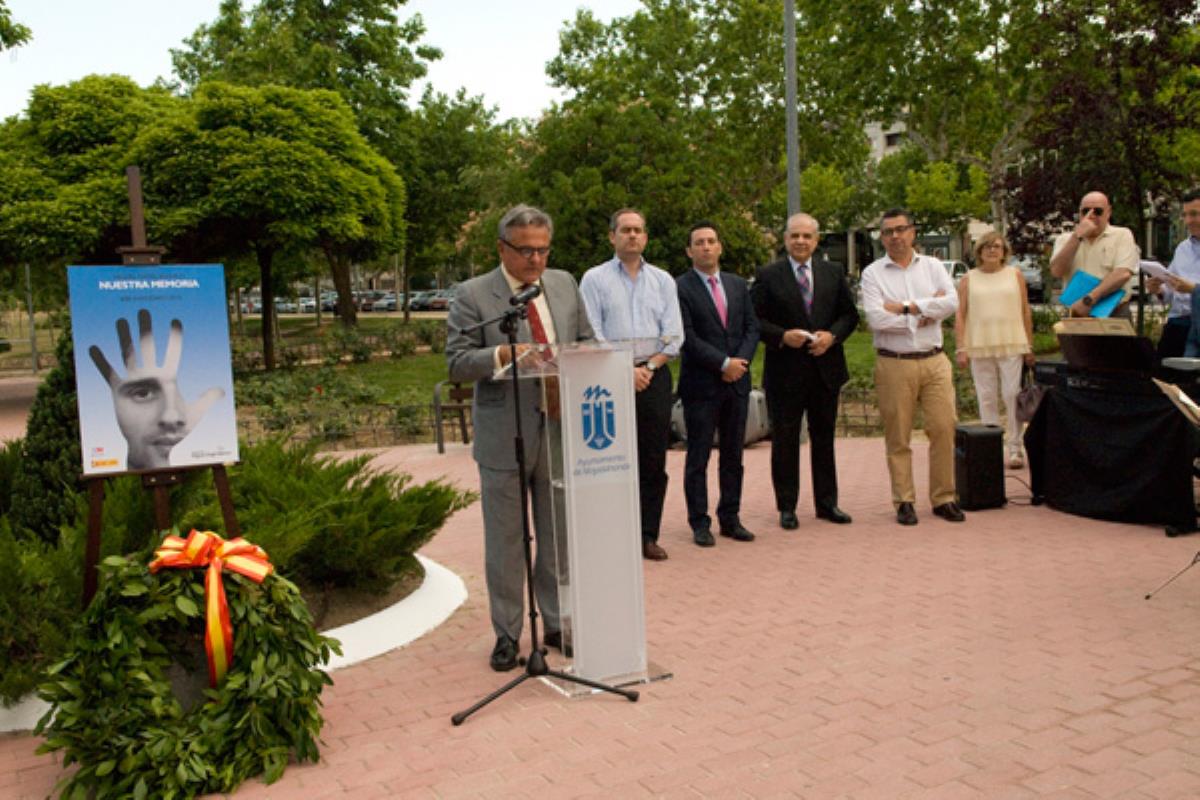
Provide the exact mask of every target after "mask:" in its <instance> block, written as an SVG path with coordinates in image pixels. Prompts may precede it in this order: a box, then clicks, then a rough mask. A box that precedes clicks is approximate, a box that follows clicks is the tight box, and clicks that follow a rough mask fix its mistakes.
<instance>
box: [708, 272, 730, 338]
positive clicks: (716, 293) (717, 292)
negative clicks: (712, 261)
mask: <svg viewBox="0 0 1200 800" xmlns="http://www.w3.org/2000/svg"><path fill="white" fill-rule="evenodd" d="M708 285H709V286H710V287H712V296H713V302H714V303H716V304H717V316H718V317H720V318H721V327H727V326H728V324H729V316H728V311H726V309H725V298H724V296H722V294H721V287H720V286H718V285H717V276H716V275H709V276H708Z"/></svg>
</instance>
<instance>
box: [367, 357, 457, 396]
mask: <svg viewBox="0 0 1200 800" xmlns="http://www.w3.org/2000/svg"><path fill="white" fill-rule="evenodd" d="M343 369H345V371H346V373H347V376H350V377H355V378H358V379H359V380H362V381H365V382H366V383H369V384H371V385H373V386H377V387H379V388H380V389H382V390H383V392H384V396H385V397H386V398H388V399H395V400H403V399H406V398H412V399H413V401H414V402H415V401H420V402H429V401H431V400H432V399H433V387H434V384H436V383H437V382H438V381H444V380H446V378H447V377H448V376H447V370H446V356H445V354H443V353H414V354H413V355H411V356H405V357H404V358H402V359H398V360H397V359H382V358H381V359H375V360H373V361H370V362H368V363H366V364H347V365H346V366H345V367H343Z"/></svg>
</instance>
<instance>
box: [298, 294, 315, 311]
mask: <svg viewBox="0 0 1200 800" xmlns="http://www.w3.org/2000/svg"><path fill="white" fill-rule="evenodd" d="M316 310H317V298H315V297H301V298H300V313H301V314H312V313H314V312H315V311H316Z"/></svg>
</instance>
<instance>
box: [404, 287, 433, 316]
mask: <svg viewBox="0 0 1200 800" xmlns="http://www.w3.org/2000/svg"><path fill="white" fill-rule="evenodd" d="M434 294H435V292H433V291H432V290H427V291H423V292H415V293H414V294H413V296H412V299H411V300H409V301H408V310H409V311H428V310H429V301H430V300H432V299H433V295H434Z"/></svg>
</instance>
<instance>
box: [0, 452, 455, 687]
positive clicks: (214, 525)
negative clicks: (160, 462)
mask: <svg viewBox="0 0 1200 800" xmlns="http://www.w3.org/2000/svg"><path fill="white" fill-rule="evenodd" d="M313 447H315V445H311V446H308V447H285V445H284V444H283V443H282V442H279V441H274V442H270V441H268V442H265V443H262V444H258V445H253V446H244V447H243V448H242V450H241V452H242V458H243V459H245V463H243V464H242V465H240V466H238V467H235V468H233V469H232V475H231V483H232V488H233V492H234V502H235V506H236V509H237V515H238V520H239V522H240V524H241V526H242V530H243V531H244V532H245V536H246V538H248V539H250V540H251V541H253V542H254V543H255V544H258V545H260V546H261V547H263V549H265V550H266V551H267V553H268V554H270V557H271V562H272V563H273V564H274V565H275V567H276V569H278V570H280V571H281V572H282V573H283V574H285V575H290V576H292V577H293V578H296V579H297V580H298V581H301V582H303V583H304V584H306V586H311V587H313V588H315V589H328V588H331V587H338V586H347V587H360V588H364V589H373V590H386V589H387V588H390V586H391V585H392V584H393V582H394V580H395V578H396V577H398V576H400V575H403V574H405V573H406V572H408V571H409V570H415V569H417V568H418V565H417V563H416V559H415V557H414V556H413V555H412V553H413V552H414V551H415V550H416V549H417V548H419V547H420V546H421V545H422V544H424V543H425V542H426V541H428V540H429V539H430V538H431V537H432V536H433V534H434V532H435V531H436V530H437V529H438V528H439V527H440V526H441V525H442V524H443V523H444V521H445V519H446V517H448V516H449V515H450V514H451V513H453V511H454V510H456V509H458V508H461V507H463V506H464V505H466V504H467V503H468V502H470V501H471V500H472V499H473V495H471V494H464V493H462V492H459V491H458V490H456V489H453V488H452V487H449V486H446V485H445V484H442V483H437V482H434V483H429V484H424V485H423V486H415V487H410V486H409V485H408V482H409V479H408V478H396V477H392V476H377V475H374V474H373V473H370V472H367V471H365V459H362V458H359V459H354V460H351V461H350V462H339V461H336V460H333V459H329V458H318V457H317V456H316V455H315V453H314V452H313ZM74 502H75V503H76V508H75V512H74V517H75V521H74V522H73V523H72V524H71V525H69V526H64V527H63V529H62V532H61V536H60V539H59V541H58V542H57V543H56V544H48V543H43V542H40V541H37V540H36V539H35V540H33V541H26V540H28V539H29V538H30V537H29V535H28V534H21V532H19V531H10V530H9V529H8V528H7V526H6V524H5V523H4V522H3V521H0V560H2V563H0V701H3V702H4V703H6V704H7V703H12V702H15V701H17V700H19V699H20V698H21V697H22V696H23V695H24V694H25V692H26V691H28V690H29V689H30V688H32V687H33V686H34V685H36V684H37V682H38V681H39V680H40V679H41V678H40V674H41V671H42V670H43V669H44V668H45V666H46V665H47V664H48V663H51V662H53V661H54V660H55V659H58V658H59V657H60V656H61V654H62V652H63V647H64V645H65V631H66V630H67V628H68V626H67V621H69V620H74V619H75V618H77V617H78V615H79V600H80V592H81V590H82V578H81V570H80V566H81V565H82V563H83V544H84V541H85V539H86V525H87V514H86V507H87V499H86V497H85V496H80V497H77V498H76V499H75V501H74ZM171 508H172V509H173V512H174V514H175V519H177V520H183V521H184V522H186V523H188V525H187V527H185V528H184V529H185V530H186V529H188V528H190V527H197V528H199V529H201V530H204V529H211V530H221V529H222V528H223V527H224V522H223V519H222V516H221V512H220V507H219V506H218V504H217V500H216V496H215V491H214V489H213V484H212V478H211V476H210V475H209V473H208V472H207V471H205V470H199V471H195V472H192V473H189V475H188V477H187V478H186V479H185V481H184V482H183V484H181V485H180V486H177V487H175V488H174V489H172V491H171ZM153 527H154V526H153V504H152V497H151V495H150V494H149V493H148V492H146V491H144V490H143V489H142V488H141V482H140V480H139V479H138V478H136V477H134V476H126V477H122V478H116V479H112V480H109V481H108V484H107V488H106V501H105V504H104V519H103V526H102V530H103V531H104V534H103V537H102V539H101V548H102V549H101V555H102V556H105V555H110V554H121V553H128V552H131V551H133V550H136V549H142V548H145V547H146V546H147V544H148V543H149V542H150V539H151V536H152V534H151V531H152V530H153ZM342 548H344V550H345V552H341V549H342ZM101 579H102V581H103V580H104V576H102V578H101Z"/></svg>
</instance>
